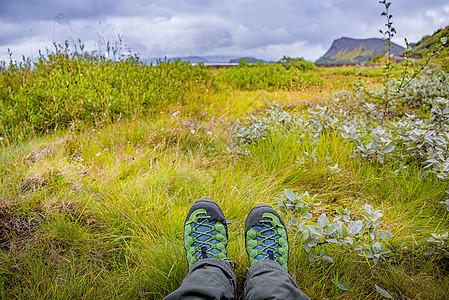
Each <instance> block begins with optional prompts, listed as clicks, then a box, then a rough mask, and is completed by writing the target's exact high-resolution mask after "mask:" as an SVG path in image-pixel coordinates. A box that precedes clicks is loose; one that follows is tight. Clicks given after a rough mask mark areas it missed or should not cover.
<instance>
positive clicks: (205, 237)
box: [184, 200, 229, 269]
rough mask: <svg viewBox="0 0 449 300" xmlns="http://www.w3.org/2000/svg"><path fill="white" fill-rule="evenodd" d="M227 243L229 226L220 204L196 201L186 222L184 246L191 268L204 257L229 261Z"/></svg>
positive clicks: (209, 201)
mask: <svg viewBox="0 0 449 300" xmlns="http://www.w3.org/2000/svg"><path fill="white" fill-rule="evenodd" d="M227 245H228V228H227V225H226V219H225V216H224V214H223V212H222V210H221V209H220V206H218V204H217V203H215V202H214V201H211V200H198V201H196V202H195V203H194V204H193V205H192V207H191V208H190V210H189V212H188V213H187V217H186V220H185V223H184V248H185V249H186V256H187V262H188V264H189V269H190V268H191V267H192V265H193V264H194V263H196V262H197V261H199V260H200V259H204V258H212V257H213V258H218V259H223V260H227V261H229V259H228V258H227V255H228V252H227V250H226V246H227Z"/></svg>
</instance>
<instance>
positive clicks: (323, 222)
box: [318, 214, 329, 228]
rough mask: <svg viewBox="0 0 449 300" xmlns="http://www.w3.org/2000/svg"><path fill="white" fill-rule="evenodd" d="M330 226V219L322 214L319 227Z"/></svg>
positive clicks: (319, 218)
mask: <svg viewBox="0 0 449 300" xmlns="http://www.w3.org/2000/svg"><path fill="white" fill-rule="evenodd" d="M328 224H329V219H328V218H327V215H326V214H321V215H320V216H319V217H318V226H320V227H321V228H324V226H326V225H328Z"/></svg>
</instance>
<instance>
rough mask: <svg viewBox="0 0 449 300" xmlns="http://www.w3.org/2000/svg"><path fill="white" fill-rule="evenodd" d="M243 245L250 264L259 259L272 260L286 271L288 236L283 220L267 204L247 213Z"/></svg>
mask: <svg viewBox="0 0 449 300" xmlns="http://www.w3.org/2000/svg"><path fill="white" fill-rule="evenodd" d="M245 245H246V252H247V253H248V256H249V262H250V264H251V266H253V265H254V264H255V263H257V262H258V261H260V260H273V261H276V262H278V263H279V264H280V265H281V266H282V267H283V268H284V269H285V270H286V271H288V250H289V245H288V236H287V229H286V227H285V224H284V221H282V218H281V217H280V216H279V214H278V213H277V212H276V211H275V210H274V209H273V208H272V207H271V206H268V205H258V206H256V207H254V208H253V209H252V210H251V211H250V212H249V214H248V217H247V218H246V224H245Z"/></svg>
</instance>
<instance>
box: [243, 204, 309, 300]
mask: <svg viewBox="0 0 449 300" xmlns="http://www.w3.org/2000/svg"><path fill="white" fill-rule="evenodd" d="M245 245H246V252H247V253H248V256H249V260H250V264H251V268H250V270H249V271H248V274H247V277H246V282H245V289H244V293H245V299H246V300H252V299H257V300H263V299H309V297H307V296H306V295H305V294H304V293H302V292H301V291H300V290H299V288H298V286H297V285H296V283H295V281H294V280H293V279H292V278H291V277H290V275H289V274H288V252H289V244H288V236H287V229H286V227H285V224H284V221H283V220H282V218H281V217H280V216H279V214H278V213H277V212H276V211H275V210H274V209H273V208H271V207H270V206H268V205H259V206H256V207H254V208H253V209H252V210H251V211H250V213H249V214H248V217H247V219H246V224H245ZM309 300H310V299H309Z"/></svg>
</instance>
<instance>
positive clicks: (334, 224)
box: [326, 223, 340, 235]
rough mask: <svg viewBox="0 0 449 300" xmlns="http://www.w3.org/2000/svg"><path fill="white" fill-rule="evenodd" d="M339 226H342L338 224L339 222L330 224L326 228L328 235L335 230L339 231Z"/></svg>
mask: <svg viewBox="0 0 449 300" xmlns="http://www.w3.org/2000/svg"><path fill="white" fill-rule="evenodd" d="M339 227H340V224H338V223H333V224H331V225H329V227H328V228H327V229H326V234H327V235H331V234H333V233H334V232H335V231H337V229H338V228H339Z"/></svg>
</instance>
